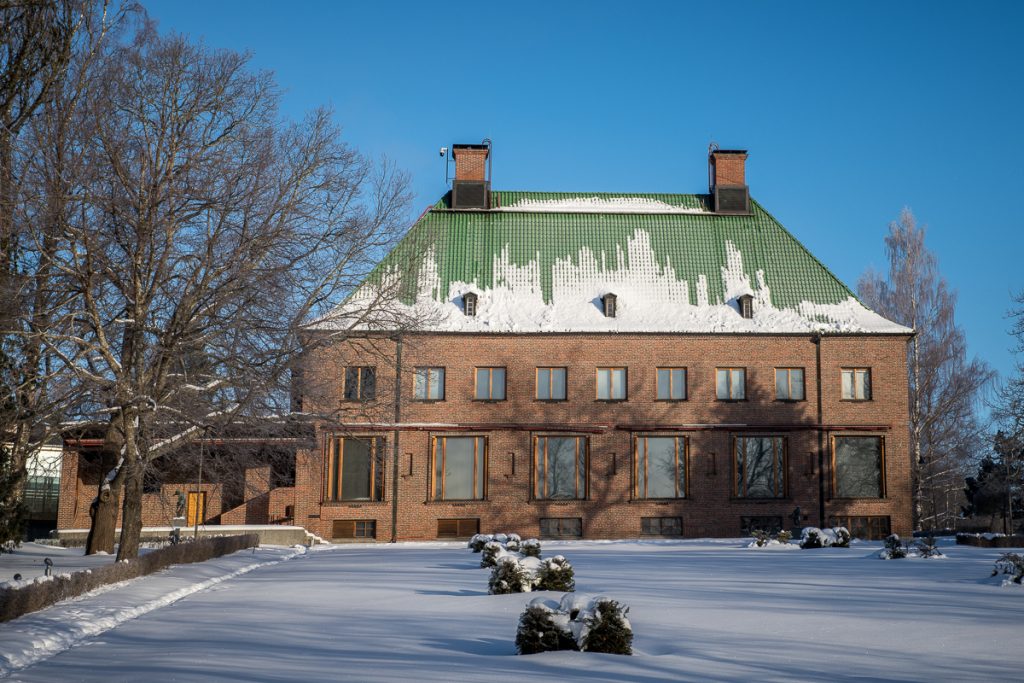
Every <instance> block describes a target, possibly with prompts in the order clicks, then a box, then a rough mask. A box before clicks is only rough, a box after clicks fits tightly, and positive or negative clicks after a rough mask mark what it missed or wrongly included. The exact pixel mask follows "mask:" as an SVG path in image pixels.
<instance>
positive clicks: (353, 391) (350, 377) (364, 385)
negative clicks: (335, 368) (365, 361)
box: [345, 367, 377, 401]
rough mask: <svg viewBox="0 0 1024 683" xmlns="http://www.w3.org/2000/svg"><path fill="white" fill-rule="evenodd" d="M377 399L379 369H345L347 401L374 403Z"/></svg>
mask: <svg viewBox="0 0 1024 683" xmlns="http://www.w3.org/2000/svg"><path fill="white" fill-rule="evenodd" d="M375 398H377V368H372V367H369V368H359V367H348V368H345V400H346V401H372V400H373V399H375Z"/></svg>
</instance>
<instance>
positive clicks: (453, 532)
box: [437, 517, 480, 538]
mask: <svg viewBox="0 0 1024 683" xmlns="http://www.w3.org/2000/svg"><path fill="white" fill-rule="evenodd" d="M478 533H480V518H479V517H463V518H462V519H439V520H437V537H438V538H469V537H470V536H472V535H473V534H478Z"/></svg>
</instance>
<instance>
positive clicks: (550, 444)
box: [533, 436, 587, 499]
mask: <svg viewBox="0 0 1024 683" xmlns="http://www.w3.org/2000/svg"><path fill="white" fill-rule="evenodd" d="M533 462H534V478H533V481H534V497H535V498H540V499H570V498H586V497H587V438H586V437H584V436H538V437H537V438H536V439H535V440H534V460H533Z"/></svg>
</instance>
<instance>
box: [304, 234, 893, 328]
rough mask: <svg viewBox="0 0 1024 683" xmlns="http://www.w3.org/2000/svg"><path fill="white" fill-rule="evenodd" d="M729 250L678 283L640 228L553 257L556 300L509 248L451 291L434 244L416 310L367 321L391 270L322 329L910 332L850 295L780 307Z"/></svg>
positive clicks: (757, 275)
mask: <svg viewBox="0 0 1024 683" xmlns="http://www.w3.org/2000/svg"><path fill="white" fill-rule="evenodd" d="M725 247H726V254H725V263H726V265H725V266H723V267H722V268H721V269H720V272H718V273H702V274H700V275H699V276H698V277H697V279H696V282H690V281H688V280H686V279H680V278H679V277H678V276H677V273H676V272H675V269H674V268H673V265H672V263H671V261H670V260H669V261H668V262H667V263H666V264H665V265H664V266H662V265H660V264H659V261H658V259H657V258H656V256H655V253H654V251H653V249H652V247H651V239H650V235H648V233H647V232H646V231H644V230H637V231H636V232H635V233H634V234H633V236H632V237H631V238H630V239H629V241H628V244H627V248H626V250H625V251H624V250H623V249H622V248H620V247H616V248H615V251H614V253H607V252H605V251H602V252H600V253H595V252H594V251H592V250H591V249H590V248H588V247H582V248H580V249H579V251H578V252H577V253H576V254H575V255H572V256H570V257H566V258H560V259H557V260H555V261H554V264H553V266H552V270H551V273H550V277H551V296H550V298H549V299H548V300H545V296H544V295H543V292H542V287H541V275H542V274H541V267H540V258H539V255H538V258H537V259H533V260H530V261H529V262H527V263H525V264H523V265H517V264H516V263H514V262H513V261H512V259H511V258H510V255H509V245H508V244H506V245H505V246H504V248H502V249H501V250H500V252H499V253H497V254H496V255H495V256H494V257H493V263H492V272H493V278H492V283H491V286H487V287H485V286H481V285H480V284H479V283H478V282H476V281H474V282H464V281H458V280H455V281H451V282H450V283H449V287H448V289H447V291H443V286H442V280H441V277H440V269H439V265H438V262H437V254H436V251H435V249H434V247H429V248H428V249H427V250H426V251H425V253H424V254H423V256H422V262H421V264H420V267H419V269H418V271H417V284H416V296H415V300H414V301H413V302H412V303H403V302H401V301H398V300H394V301H392V302H390V305H389V307H388V314H387V316H383V315H382V316H380V318H379V319H377V320H375V318H374V316H373V315H370V316H367V315H366V314H365V308H366V305H367V304H368V303H369V302H374V301H377V300H378V299H379V297H380V292H381V287H387V288H389V289H397V288H396V287H395V286H394V285H395V282H396V280H400V279H401V276H402V275H401V273H399V272H398V271H397V270H396V269H392V270H390V271H389V272H387V273H385V276H384V277H383V278H382V281H381V282H382V284H381V285H374V284H372V283H367V284H364V285H363V286H362V287H361V288H360V289H359V290H358V291H357V292H356V293H355V294H354V295H353V296H352V297H351V298H350V299H349V300H348V301H347V302H345V303H344V304H342V305H341V306H339V307H338V308H337V309H336V310H335V311H334V313H333V314H332V315H330V316H328V317H327V318H324V319H321V320H320V321H318V322H317V323H316V324H315V325H314V327H316V328H319V329H349V328H351V329H366V330H373V329H376V330H385V329H390V327H389V326H388V321H391V320H394V319H396V316H395V311H398V312H399V313H400V315H401V317H403V318H404V319H407V320H414V321H418V322H419V327H420V329H421V330H425V331H437V332H510V333H530V332H690V333H708V332H735V333H808V332H814V331H820V332H851V333H888V334H902V333H909V332H910V330H909V329H908V328H906V327H903V326H902V325H898V324H896V323H893V322H891V321H889V320H886V319H885V318H882V317H881V316H879V315H878V314H876V313H874V312H872V311H870V310H869V309H867V308H866V307H864V306H863V305H862V304H861V303H860V302H859V301H857V300H856V299H855V298H854V297H852V296H851V297H849V298H848V299H846V300H845V301H840V302H838V303H833V304H820V303H815V302H811V301H803V302H801V303H800V304H799V305H798V306H796V307H794V308H776V307H775V306H774V305H773V303H772V296H771V289H770V285H769V282H768V281H767V278H766V276H765V273H764V271H763V270H756V271H755V272H754V279H753V281H751V278H750V277H749V276H748V275H747V273H746V272H745V270H744V267H743V255H742V253H741V252H740V250H739V249H738V248H737V246H736V245H735V244H734V243H733V242H731V241H727V242H726V243H725ZM711 278H720V281H721V283H722V288H721V291H723V292H725V295H724V298H721V299H720V298H714V299H713V298H712V296H711V295H710V294H709V292H710V291H712V289H711V288H710V287H709V281H710V279H711ZM714 289H715V290H717V289H718V288H717V287H716V288H714ZM470 292H473V293H476V294H477V296H478V298H477V312H476V315H475V316H467V315H465V312H464V310H463V296H464V295H465V294H468V293H470ZM608 293H614V294H615V295H616V296H617V297H618V301H617V312H616V316H615V317H614V318H608V317H605V316H604V314H603V310H602V305H601V297H603V296H604V295H605V294H608ZM744 294H749V295H751V296H753V298H754V315H753V318H749V319H748V318H743V317H741V316H740V314H739V310H738V306H737V303H736V299H737V298H738V297H739V296H741V295H744ZM692 302H695V303H692ZM378 320H379V321H378Z"/></svg>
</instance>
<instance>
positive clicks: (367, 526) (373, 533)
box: [331, 519, 377, 538]
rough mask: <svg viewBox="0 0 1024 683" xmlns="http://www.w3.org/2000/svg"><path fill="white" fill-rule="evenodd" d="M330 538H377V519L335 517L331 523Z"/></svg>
mask: <svg viewBox="0 0 1024 683" xmlns="http://www.w3.org/2000/svg"><path fill="white" fill-rule="evenodd" d="M331 537H332V538H377V520H374V519H336V520H334V522H333V523H332V525H331Z"/></svg>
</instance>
